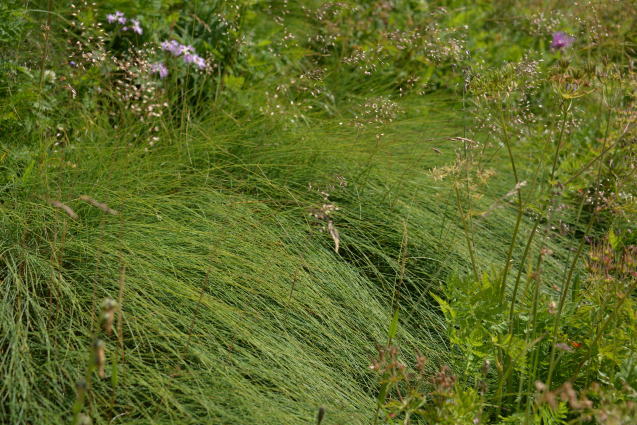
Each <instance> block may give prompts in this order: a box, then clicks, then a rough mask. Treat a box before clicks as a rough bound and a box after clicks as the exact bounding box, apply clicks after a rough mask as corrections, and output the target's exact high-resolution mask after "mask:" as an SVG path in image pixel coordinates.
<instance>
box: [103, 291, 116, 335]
mask: <svg viewBox="0 0 637 425" xmlns="http://www.w3.org/2000/svg"><path fill="white" fill-rule="evenodd" d="M117 307H118V304H117V301H115V300H114V299H112V298H106V299H104V301H103V302H102V328H103V329H104V331H105V332H106V333H107V334H109V335H110V334H111V333H113V320H114V319H115V311H116V310H117Z"/></svg>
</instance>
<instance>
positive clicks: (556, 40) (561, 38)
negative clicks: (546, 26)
mask: <svg viewBox="0 0 637 425" xmlns="http://www.w3.org/2000/svg"><path fill="white" fill-rule="evenodd" d="M573 42H575V37H571V36H570V35H568V34H567V33H565V32H563V31H557V32H554V33H553V40H551V48H552V49H555V50H561V49H565V48H568V47H570V46H571V44H573Z"/></svg>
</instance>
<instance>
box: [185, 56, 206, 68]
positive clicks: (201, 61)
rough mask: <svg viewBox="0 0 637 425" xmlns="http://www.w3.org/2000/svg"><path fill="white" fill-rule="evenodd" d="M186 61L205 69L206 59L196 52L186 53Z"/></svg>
mask: <svg viewBox="0 0 637 425" xmlns="http://www.w3.org/2000/svg"><path fill="white" fill-rule="evenodd" d="M184 63H192V64H195V66H197V68H199V69H204V68H205V67H206V60H205V59H204V58H202V57H201V56H199V55H197V54H194V53H185V54H184Z"/></svg>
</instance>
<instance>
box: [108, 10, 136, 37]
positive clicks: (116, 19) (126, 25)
mask: <svg viewBox="0 0 637 425" xmlns="http://www.w3.org/2000/svg"><path fill="white" fill-rule="evenodd" d="M106 21H107V22H108V23H109V24H116V25H119V26H121V27H122V31H132V32H134V33H135V34H138V35H142V34H143V33H144V30H143V29H142V26H141V23H140V22H139V20H138V19H128V18H127V17H126V16H124V13H122V12H120V11H116V12H115V13H110V14H108V15H106Z"/></svg>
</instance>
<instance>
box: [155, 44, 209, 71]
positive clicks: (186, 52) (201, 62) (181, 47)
mask: <svg viewBox="0 0 637 425" xmlns="http://www.w3.org/2000/svg"><path fill="white" fill-rule="evenodd" d="M161 49H162V50H163V51H165V52H168V53H170V54H171V55H173V56H175V57H181V59H182V60H183V61H184V63H186V64H190V63H191V64H193V65H195V66H196V67H197V68H199V69H205V68H206V60H205V59H204V58H202V57H201V56H199V55H198V54H196V53H195V49H194V47H192V46H188V45H185V44H181V43H179V42H178V41H177V40H170V41H164V42H163V43H161Z"/></svg>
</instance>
